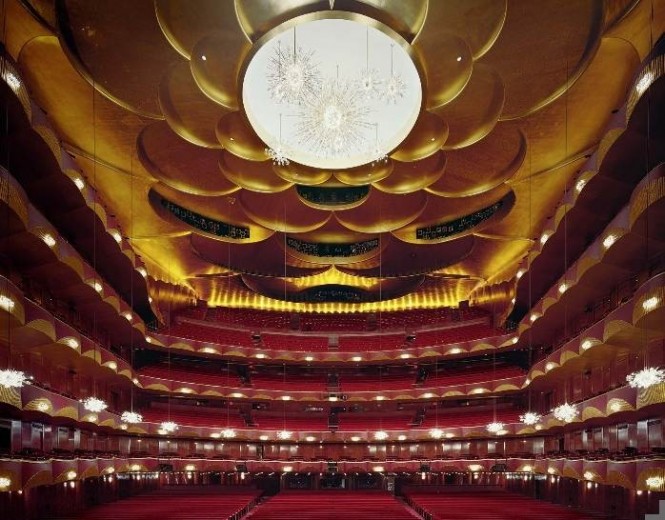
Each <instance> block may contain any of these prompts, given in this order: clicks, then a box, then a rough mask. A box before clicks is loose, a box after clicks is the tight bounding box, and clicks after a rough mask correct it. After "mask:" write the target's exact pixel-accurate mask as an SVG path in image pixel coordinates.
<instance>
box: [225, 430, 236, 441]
mask: <svg viewBox="0 0 665 520" xmlns="http://www.w3.org/2000/svg"><path fill="white" fill-rule="evenodd" d="M235 436H236V431H235V430H234V429H233V428H224V429H223V430H222V437H224V438H225V439H233V438H234V437H235Z"/></svg>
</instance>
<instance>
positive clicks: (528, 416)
mask: <svg viewBox="0 0 665 520" xmlns="http://www.w3.org/2000/svg"><path fill="white" fill-rule="evenodd" d="M540 419H541V415H540V414H538V413H536V412H525V413H523V414H522V415H520V421H521V422H523V423H524V424H526V425H527V426H533V425H534V424H537V423H539V422H540Z"/></svg>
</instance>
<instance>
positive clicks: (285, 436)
mask: <svg viewBox="0 0 665 520" xmlns="http://www.w3.org/2000/svg"><path fill="white" fill-rule="evenodd" d="M291 435H293V432H290V431H288V430H280V431H278V432H277V438H278V439H281V440H283V441H286V440H288V439H290V438H291Z"/></svg>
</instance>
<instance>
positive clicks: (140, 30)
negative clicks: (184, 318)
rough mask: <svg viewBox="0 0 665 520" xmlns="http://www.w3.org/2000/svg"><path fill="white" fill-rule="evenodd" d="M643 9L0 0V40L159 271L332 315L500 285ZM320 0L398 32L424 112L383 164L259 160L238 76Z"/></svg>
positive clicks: (626, 51) (545, 213)
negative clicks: (337, 166)
mask: <svg viewBox="0 0 665 520" xmlns="http://www.w3.org/2000/svg"><path fill="white" fill-rule="evenodd" d="M651 4H652V2H646V1H642V2H634V1H630V0H623V1H621V0H607V1H602V0H575V1H570V0H545V1H538V2H533V1H531V0H504V1H502V0H447V1H443V0H429V1H427V0H408V1H405V0H335V1H330V0H320V1H315V0H235V1H232V0H222V1H220V0H197V1H195V2H193V1H190V0H154V2H153V1H151V0H112V1H111V0H97V1H94V2H91V1H89V0H57V1H56V0H30V1H28V0H24V1H23V2H21V1H19V0H9V1H8V2H7V4H6V10H5V15H6V17H7V20H5V25H4V26H5V27H6V32H5V35H4V39H5V45H6V48H7V51H8V53H9V54H10V56H11V57H12V58H13V59H14V60H15V61H16V63H17V64H18V67H19V69H20V72H21V75H22V77H23V78H24V80H25V81H26V84H27V86H28V88H29V91H30V93H31V95H32V97H33V99H34V100H35V101H36V102H37V104H38V105H40V106H41V107H42V108H43V109H44V110H45V111H46V112H47V114H48V116H49V118H50V120H51V123H52V124H53V126H54V128H55V130H56V132H57V133H58V135H59V136H60V138H61V139H62V141H63V144H64V145H65V147H66V149H67V150H68V151H70V152H71V153H72V155H74V156H75V157H76V160H77V161H78V164H79V166H80V167H81V169H82V171H83V172H84V175H85V178H86V180H87V181H88V182H89V183H90V184H92V185H93V186H94V187H96V188H97V189H98V191H99V192H100V194H101V196H102V198H103V200H105V202H106V204H107V206H108V207H109V209H110V211H111V212H112V213H114V214H115V215H116V216H117V218H118V220H119V222H120V223H121V224H122V226H123V232H124V234H125V235H126V236H128V237H129V239H130V241H131V243H132V245H133V247H134V248H135V249H136V250H137V252H138V253H139V254H141V255H142V257H143V258H144V260H145V261H146V263H147V265H148V267H149V271H151V274H153V275H155V276H157V275H158V273H159V277H161V278H166V279H167V280H168V281H171V282H177V283H182V284H186V285H189V286H190V287H192V288H193V289H195V290H196V291H197V293H198V294H199V295H200V297H201V298H202V299H206V300H208V301H209V303H210V304H212V305H223V304H233V305H244V306H257V307H261V308H270V307H275V308H289V309H298V308H307V309H316V308H317V306H316V305H311V304H310V305H304V304H299V303H293V302H290V303H284V302H280V303H277V302H276V299H279V298H284V296H286V299H289V300H293V301H297V300H299V299H302V298H303V295H305V294H309V295H310V296H311V295H314V296H313V297H314V298H315V299H316V298H323V299H325V298H333V299H334V298H335V295H337V296H339V295H340V294H342V295H343V297H344V298H351V296H352V295H355V296H354V297H356V296H357V297H358V298H359V299H358V300H353V298H351V301H355V302H356V303H354V304H353V305H347V306H346V307H345V309H346V310H349V309H361V308H366V309H379V308H386V309H388V308H391V309H398V308H402V307H404V306H411V307H419V306H428V307H431V306H438V305H456V304H457V303H458V302H459V301H460V300H464V299H467V298H468V297H469V295H470V294H472V293H473V292H474V291H475V293H476V294H491V295H492V296H491V299H492V301H496V299H497V295H503V298H504V299H509V293H510V286H509V285H506V284H505V283H503V282H505V281H507V280H510V279H512V278H513V277H514V275H515V271H516V269H517V262H518V261H519V259H521V258H522V257H523V256H524V255H525V254H527V252H528V250H529V249H530V248H531V246H532V239H533V237H535V236H537V235H538V233H539V230H540V229H542V227H543V224H544V222H545V220H546V219H547V218H548V217H549V216H551V215H552V214H553V213H554V210H555V204H556V203H557V201H558V200H559V199H560V198H561V195H562V194H563V191H564V189H565V187H566V186H567V185H570V182H571V180H572V179H573V178H574V176H575V175H576V173H577V172H578V170H579V168H580V167H581V165H582V163H583V160H584V159H583V156H584V154H585V153H588V152H589V151H591V150H593V149H594V147H596V146H597V144H598V142H599V140H600V139H601V137H602V136H603V135H604V132H605V126H606V124H607V122H608V121H609V119H610V117H611V114H612V110H614V109H615V108H618V107H620V106H621V105H622V104H623V103H624V101H625V99H626V95H627V90H628V87H629V85H630V82H631V81H632V79H633V75H634V73H635V72H636V70H637V68H638V66H639V63H640V61H641V60H642V59H643V58H644V57H645V55H646V53H647V52H648V50H649V46H650V41H649V38H650V34H651V33H653V34H660V32H662V29H663V24H664V20H665V2H663V1H662V0H656V1H654V2H653V4H654V19H653V21H651V20H650V16H651ZM331 10H339V11H347V12H352V13H359V14H363V15H364V16H366V17H369V18H373V19H375V20H378V21H380V22H381V23H383V24H385V25H387V26H389V27H390V28H392V29H393V30H394V31H396V32H397V33H398V34H399V35H400V36H401V37H403V38H404V39H405V40H406V41H407V42H408V44H410V46H411V50H412V51H413V55H414V56H415V60H416V62H417V65H418V67H419V69H420V70H421V71H422V75H423V77H422V78H421V79H422V83H423V85H424V88H423V94H424V103H423V105H424V106H423V108H422V110H421V113H420V116H419V118H418V120H417V122H416V125H415V127H414V129H413V130H412V132H411V133H410V135H409V136H408V137H407V138H406V139H405V140H404V141H403V142H402V143H401V144H400V145H399V146H398V147H397V148H396V149H395V150H393V151H392V152H391V154H390V159H389V160H388V161H387V162H386V163H379V164H376V165H366V166H362V167H357V168H352V169H347V170H321V169H315V168H311V167H307V166H303V165H298V164H295V163H293V162H292V163H291V164H289V165H288V166H276V165H273V164H272V162H271V161H268V160H267V159H268V158H267V157H266V154H265V150H264V149H265V145H264V144H263V143H262V142H261V141H260V140H259V138H258V137H257V136H256V134H255V133H254V131H253V130H252V128H251V127H250V126H249V124H248V122H247V120H246V117H245V115H244V113H243V112H242V109H241V108H240V107H239V100H238V97H239V92H238V84H239V78H238V74H239V73H240V71H241V70H242V68H243V63H244V60H245V56H247V55H248V53H250V52H251V49H252V45H254V42H256V41H257V40H258V39H259V38H260V37H261V36H262V35H263V34H265V33H266V32H268V31H270V30H271V29H273V28H274V27H276V26H277V25H280V24H282V23H284V22H286V21H288V20H290V19H292V18H294V17H297V16H300V15H303V14H308V13H314V12H318V13H319V16H322V17H325V16H327V14H328V13H330V12H331ZM203 57H205V58H203ZM460 58H461V59H460ZM532 176H537V177H534V180H533V181H531V180H530V177H532ZM332 193H350V194H351V195H350V197H351V198H350V199H349V200H347V201H346V203H344V204H340V203H337V202H338V201H336V199H335V202H336V203H335V204H331V203H330V196H331V194H332ZM441 229H443V230H444V232H441ZM446 229H452V230H453V231H449V232H445V230H446ZM361 246H362V247H361ZM317 251H318V252H317ZM151 266H152V269H150V267H151ZM492 286H494V289H492ZM322 288H328V289H330V288H334V291H338V292H334V291H332V292H331V291H329V292H325V291H323V292H319V293H317V292H316V291H317V289H322ZM331 295H332V296H331ZM379 297H381V298H391V300H390V301H386V302H384V304H383V305H382V304H379V303H376V301H374V300H377V299H378V298H379ZM299 306H300V307H299ZM342 307H343V306H341V305H340V304H334V305H333V304H330V303H328V304H321V305H320V306H319V307H318V308H320V309H321V310H331V309H332V308H340V309H341V308H342Z"/></svg>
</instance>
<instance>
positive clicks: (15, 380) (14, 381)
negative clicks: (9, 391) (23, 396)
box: [0, 368, 32, 388]
mask: <svg viewBox="0 0 665 520" xmlns="http://www.w3.org/2000/svg"><path fill="white" fill-rule="evenodd" d="M31 380H32V378H31V377H29V376H27V375H26V374H25V372H22V371H20V370H12V369H11V368H8V369H5V370H0V386H3V387H5V388H22V387H23V386H25V385H29V384H30V381H31Z"/></svg>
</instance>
